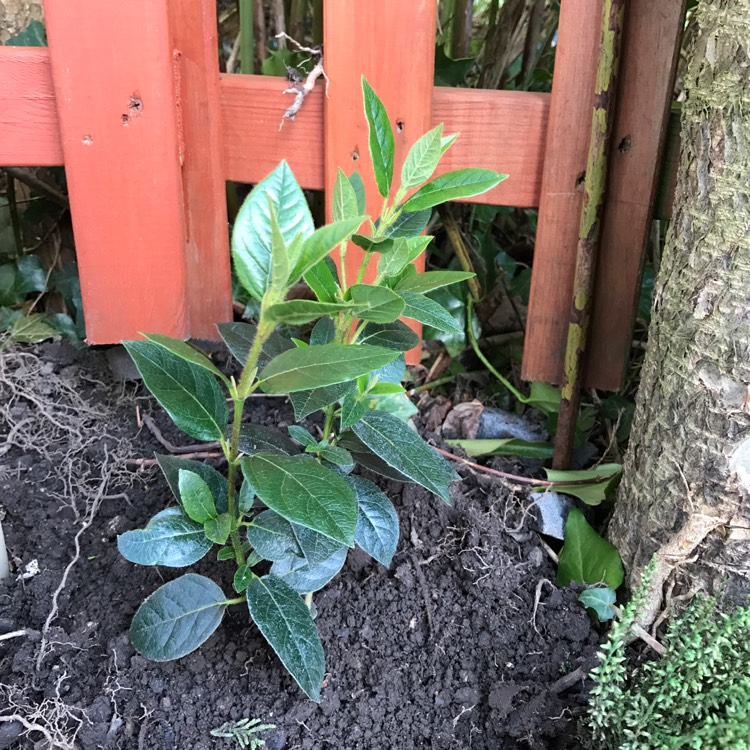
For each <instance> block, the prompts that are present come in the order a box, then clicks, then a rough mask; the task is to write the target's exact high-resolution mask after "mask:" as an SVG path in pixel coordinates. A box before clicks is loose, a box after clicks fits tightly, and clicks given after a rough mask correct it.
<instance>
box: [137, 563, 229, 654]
mask: <svg viewBox="0 0 750 750" xmlns="http://www.w3.org/2000/svg"><path fill="white" fill-rule="evenodd" d="M225 607H226V597H225V596H224V592H223V591H222V590H221V589H220V588H219V587H218V586H217V585H216V584H215V583H214V582H213V581H212V580H210V579H209V578H205V577H204V576H199V575H195V574H194V573H187V574H186V575H184V576H181V577H180V578H176V579H175V580H174V581H170V582H169V583H165V584H164V585H163V586H162V587H161V588H158V589H156V591H154V593H153V594H151V596H149V597H148V599H146V600H145V601H144V602H143V604H141V606H140V607H139V608H138V611H137V612H136V613H135V616H134V617H133V623H132V625H131V626H130V641H131V642H132V644H133V646H134V648H135V650H136V651H138V653H140V654H142V655H143V656H145V657H146V658H147V659H152V660H153V661H170V660H171V659H179V658H180V657H182V656H185V655H186V654H189V653H190V652H191V651H195V649H196V648H198V647H199V646H200V645H201V644H202V643H204V642H205V641H206V640H208V638H209V636H210V635H211V634H212V633H213V632H214V630H216V628H218V627H219V625H220V623H221V618H222V617H223V616H224V609H225Z"/></svg>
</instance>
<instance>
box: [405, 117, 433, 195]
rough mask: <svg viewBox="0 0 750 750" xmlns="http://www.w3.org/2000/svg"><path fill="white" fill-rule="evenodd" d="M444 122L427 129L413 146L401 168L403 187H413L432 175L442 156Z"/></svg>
mask: <svg viewBox="0 0 750 750" xmlns="http://www.w3.org/2000/svg"><path fill="white" fill-rule="evenodd" d="M442 139H443V124H442V123H440V125H438V126H437V127H435V128H433V129H432V130H429V131H427V132H426V133H425V134H424V135H423V136H422V137H421V138H420V139H419V140H418V141H417V142H416V143H415V144H414V145H413V146H412V147H411V149H409V153H408V154H407V156H406V161H404V166H403V167H402V168H401V187H403V188H413V187H416V186H417V185H421V184H422V183H423V182H426V181H427V180H429V179H430V177H432V173H433V172H434V171H435V169H436V168H437V165H438V162H439V161H440V157H441V156H442V148H441V144H442Z"/></svg>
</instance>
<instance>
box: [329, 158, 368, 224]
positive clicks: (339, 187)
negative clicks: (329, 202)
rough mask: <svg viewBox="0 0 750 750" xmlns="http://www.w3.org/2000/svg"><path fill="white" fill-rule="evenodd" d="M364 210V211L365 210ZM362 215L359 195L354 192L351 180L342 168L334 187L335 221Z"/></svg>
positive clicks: (339, 170) (333, 214)
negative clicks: (358, 199) (358, 202)
mask: <svg viewBox="0 0 750 750" xmlns="http://www.w3.org/2000/svg"><path fill="white" fill-rule="evenodd" d="M362 210H363V211H364V208H363V209H362ZM360 215H361V212H360V210H359V206H358V204H357V194H356V193H355V192H354V188H353V187H352V183H351V182H349V178H348V177H347V176H346V175H345V174H344V171H343V170H342V169H341V167H339V169H338V172H337V173H336V182H335V183H334V185H333V210H332V216H333V220H334V221H344V220H346V219H353V218H354V217H356V216H360Z"/></svg>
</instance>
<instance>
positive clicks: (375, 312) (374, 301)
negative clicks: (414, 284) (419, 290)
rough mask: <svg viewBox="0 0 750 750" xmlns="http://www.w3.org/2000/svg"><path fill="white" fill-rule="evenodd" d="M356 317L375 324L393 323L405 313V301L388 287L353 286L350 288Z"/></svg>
mask: <svg viewBox="0 0 750 750" xmlns="http://www.w3.org/2000/svg"><path fill="white" fill-rule="evenodd" d="M349 289H350V291H351V295H352V302H353V303H354V304H355V305H356V315H357V317H358V318H360V319H361V320H370V321H372V322H373V323H392V322H393V321H394V320H396V319H397V318H398V317H399V315H401V313H402V312H403V311H404V301H403V299H401V297H400V296H399V295H398V294H396V292H393V291H391V290H390V289H388V288H387V287H383V286H372V285H370V284H353V285H352V286H351V287H349Z"/></svg>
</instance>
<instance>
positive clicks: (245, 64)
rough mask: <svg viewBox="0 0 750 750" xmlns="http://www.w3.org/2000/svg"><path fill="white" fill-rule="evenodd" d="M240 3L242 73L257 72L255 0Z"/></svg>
mask: <svg viewBox="0 0 750 750" xmlns="http://www.w3.org/2000/svg"><path fill="white" fill-rule="evenodd" d="M239 3H240V73H245V74H248V73H254V72H255V29H254V23H253V14H254V13H255V7H254V5H255V2H254V0H239Z"/></svg>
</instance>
